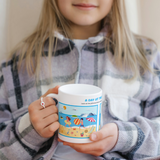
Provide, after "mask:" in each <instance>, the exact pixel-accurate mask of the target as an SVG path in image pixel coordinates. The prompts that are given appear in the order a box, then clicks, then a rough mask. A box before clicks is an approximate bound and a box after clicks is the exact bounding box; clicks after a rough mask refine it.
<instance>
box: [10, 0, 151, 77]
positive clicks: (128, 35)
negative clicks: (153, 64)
mask: <svg viewBox="0 0 160 160" xmlns="http://www.w3.org/2000/svg"><path fill="white" fill-rule="evenodd" d="M107 17H108V19H109V20H110V26H111V29H112V32H111V33H110V34H109V35H108V36H107V37H106V41H108V39H110V40H112V42H113V43H112V44H113V45H112V48H113V50H114V63H115V64H116V65H117V67H119V68H121V69H124V68H126V67H127V68H129V69H130V70H131V71H132V73H133V77H132V78H131V79H136V78H139V77H140V76H141V75H140V67H141V68H142V69H143V71H144V72H146V71H152V70H151V68H150V66H149V63H148V60H147V58H146V56H145V52H144V49H143V46H142V43H141V40H140V38H139V36H136V35H135V34H133V33H132V32H131V30H130V28H129V24H128V21H127V15H126V8H125V2H124V0H114V1H113V6H112V9H111V11H110V13H109V14H108V15H107ZM55 31H57V32H59V33H61V34H63V35H64V36H65V37H68V38H71V32H70V28H69V22H68V21H67V19H65V18H64V17H63V16H62V14H61V13H60V11H59V10H58V7H57V3H56V0H44V4H43V9H42V13H41V17H40V20H39V23H38V25H37V27H36V29H35V31H34V33H33V34H32V35H30V36H29V37H27V38H26V39H25V40H24V41H23V43H22V44H20V45H19V47H17V48H16V50H19V52H17V53H20V54H19V67H21V65H22V61H23V60H25V67H26V68H27V71H28V73H29V74H31V75H33V74H35V75H39V71H40V59H41V57H42V55H43V56H44V52H43V48H44V44H45V42H46V40H47V39H49V46H48V59H51V57H52V52H55V50H56V42H57V39H56V38H55V37H54V33H55ZM53 46H54V47H53ZM13 53H14V52H12V54H11V56H13ZM33 57H36V58H33ZM49 63H50V64H51V62H49Z"/></svg>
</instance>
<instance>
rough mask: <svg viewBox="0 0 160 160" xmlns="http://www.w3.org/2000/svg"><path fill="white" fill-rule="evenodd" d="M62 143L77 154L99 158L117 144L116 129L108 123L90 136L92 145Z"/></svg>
mask: <svg viewBox="0 0 160 160" xmlns="http://www.w3.org/2000/svg"><path fill="white" fill-rule="evenodd" d="M58 140H59V141H60V142H63V145H68V146H70V147H72V148H73V149H75V150H76V151H77V152H82V153H86V154H91V155H94V156H100V155H102V154H104V153H106V152H108V151H110V150H111V149H112V148H114V146H115V145H116V143H117V140H118V127H117V125H116V124H115V123H109V124H106V125H104V126H103V127H102V129H101V130H100V131H98V132H94V133H92V134H91V135H90V140H91V141H93V142H92V143H87V144H75V143H69V142H64V141H62V140H60V139H58Z"/></svg>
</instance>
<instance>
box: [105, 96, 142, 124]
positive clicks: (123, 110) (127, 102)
mask: <svg viewBox="0 0 160 160" xmlns="http://www.w3.org/2000/svg"><path fill="white" fill-rule="evenodd" d="M105 100H106V102H107V106H108V112H109V114H110V115H111V116H112V117H113V118H114V119H118V120H122V121H128V120H129V119H130V118H132V117H135V116H138V115H141V114H142V109H141V105H140V100H137V99H135V98H130V97H127V96H125V95H116V94H107V95H105ZM104 107H105V106H104Z"/></svg>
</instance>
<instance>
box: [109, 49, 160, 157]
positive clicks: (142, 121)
mask: <svg viewBox="0 0 160 160" xmlns="http://www.w3.org/2000/svg"><path fill="white" fill-rule="evenodd" d="M159 66H160V53H159V52H158V51H157V53H156V56H155V57H154V63H153V68H154V69H155V70H156V71H155V74H154V75H153V78H152V83H151V85H152V87H151V92H150V95H149V97H148V98H147V100H146V101H143V102H142V109H143V111H142V112H143V116H140V115H138V116H135V117H133V118H131V119H129V121H118V120H116V121H115V123H116V124H117V126H118V128H119V138H118V142H117V144H116V146H115V147H114V148H113V149H112V150H111V152H113V151H118V152H121V153H122V155H124V156H125V157H127V159H143V158H147V157H152V158H153V157H156V156H158V155H160V71H159V69H160V67H159Z"/></svg>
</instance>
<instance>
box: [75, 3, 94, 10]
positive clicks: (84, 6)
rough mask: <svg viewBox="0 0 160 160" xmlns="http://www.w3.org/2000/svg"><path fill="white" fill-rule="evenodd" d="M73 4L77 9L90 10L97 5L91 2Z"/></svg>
mask: <svg viewBox="0 0 160 160" xmlns="http://www.w3.org/2000/svg"><path fill="white" fill-rule="evenodd" d="M73 6H75V7H77V8H78V9H81V10H91V9H94V8H96V7H97V6H95V5H93V4H84V3H79V4H73Z"/></svg>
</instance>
